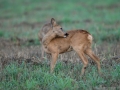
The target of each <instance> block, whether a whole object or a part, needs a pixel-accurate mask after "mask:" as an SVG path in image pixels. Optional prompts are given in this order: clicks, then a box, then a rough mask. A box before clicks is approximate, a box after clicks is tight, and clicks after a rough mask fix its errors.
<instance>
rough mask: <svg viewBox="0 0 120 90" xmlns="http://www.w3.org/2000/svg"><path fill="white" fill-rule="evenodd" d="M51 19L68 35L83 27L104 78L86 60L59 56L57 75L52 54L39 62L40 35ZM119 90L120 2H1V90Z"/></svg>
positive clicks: (103, 0) (69, 53)
mask: <svg viewBox="0 0 120 90" xmlns="http://www.w3.org/2000/svg"><path fill="white" fill-rule="evenodd" d="M51 18H55V19H56V21H58V23H59V24H60V25H61V26H62V27H63V29H64V30H65V31H68V30H72V29H85V30H87V31H89V32H90V33H91V34H92V35H93V38H94V40H93V45H92V49H93V51H94V53H95V54H96V55H97V56H98V57H99V58H100V61H101V67H102V75H101V76H99V75H98V73H97V68H96V64H95V63H94V62H93V61H92V60H91V59H90V58H89V57H88V59H89V65H88V67H87V70H86V73H85V75H84V76H83V77H80V71H81V68H82V65H83V64H82V62H81V60H80V58H79V57H78V55H77V54H76V53H75V52H74V51H72V52H68V53H64V54H61V55H59V59H58V61H57V64H56V67H55V71H54V73H52V74H51V73H50V72H49V71H50V65H49V64H50V56H49V55H46V59H45V60H42V59H41V49H40V47H41V44H40V42H39V39H38V32H39V30H41V28H42V26H43V25H44V24H45V23H46V22H49V21H50V19H51ZM102 89H103V90H120V1H119V0H89V1H85V0H0V90H102Z"/></svg>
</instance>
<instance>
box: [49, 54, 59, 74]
mask: <svg viewBox="0 0 120 90" xmlns="http://www.w3.org/2000/svg"><path fill="white" fill-rule="evenodd" d="M57 58H58V53H53V54H52V60H51V64H50V72H51V73H52V72H53V71H54V68H55V64H56V61H57Z"/></svg>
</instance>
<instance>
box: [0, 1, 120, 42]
mask: <svg viewBox="0 0 120 90" xmlns="http://www.w3.org/2000/svg"><path fill="white" fill-rule="evenodd" d="M52 17H53V18H55V19H56V21H58V23H59V24H60V25H61V26H62V27H63V28H64V30H66V31H67V30H71V29H85V30H87V31H89V32H90V33H91V34H92V35H93V37H94V40H95V42H96V43H99V42H101V41H102V42H103V41H105V42H118V41H120V1H119V0H105V1H104V0H89V1H85V0H51V1H50V0H0V38H5V39H10V38H12V39H14V38H20V39H34V40H38V36H37V33H38V31H39V30H40V29H41V27H42V26H43V25H44V24H45V23H46V22H49V21H50V19H51V18H52Z"/></svg>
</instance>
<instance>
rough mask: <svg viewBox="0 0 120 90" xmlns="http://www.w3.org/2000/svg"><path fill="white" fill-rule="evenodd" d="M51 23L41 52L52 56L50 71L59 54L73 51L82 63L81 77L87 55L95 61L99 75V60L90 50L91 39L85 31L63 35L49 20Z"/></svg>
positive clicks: (43, 39) (53, 22) (43, 40)
mask: <svg viewBox="0 0 120 90" xmlns="http://www.w3.org/2000/svg"><path fill="white" fill-rule="evenodd" d="M51 23H52V28H53V29H52V30H49V31H48V32H47V34H46V35H45V36H44V37H43V38H42V45H43V50H44V51H45V52H47V53H49V54H51V55H52V60H51V64H50V71H51V72H53V71H54V67H55V64H56V61H57V58H58V55H59V54H61V53H65V52H67V51H72V50H74V51H76V52H77V53H78V55H79V56H80V58H81V60H82V62H83V67H82V70H81V76H82V75H83V74H84V72H85V69H86V67H87V65H88V59H87V58H86V56H85V55H88V56H89V57H91V58H92V59H93V60H94V61H95V63H96V64H97V68H98V73H99V74H100V69H101V67H100V60H99V58H98V57H97V56H96V55H95V54H94V53H93V51H92V50H91V44H92V39H93V38H92V35H91V34H90V33H89V32H87V31H85V30H71V31H68V32H67V33H64V32H63V30H62V29H61V27H60V26H59V25H57V24H56V22H55V21H54V19H52V20H51ZM54 27H57V28H54ZM58 36H60V37H58ZM64 37H65V38H64Z"/></svg>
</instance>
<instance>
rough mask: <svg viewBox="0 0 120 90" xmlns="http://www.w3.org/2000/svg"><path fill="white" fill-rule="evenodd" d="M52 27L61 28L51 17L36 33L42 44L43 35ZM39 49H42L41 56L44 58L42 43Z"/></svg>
mask: <svg viewBox="0 0 120 90" xmlns="http://www.w3.org/2000/svg"><path fill="white" fill-rule="evenodd" d="M53 29H56V30H57V29H62V27H61V26H60V25H58V24H57V22H56V21H55V19H54V18H52V19H51V22H50V23H47V24H45V25H44V26H43V27H42V29H41V30H40V31H39V33H38V37H39V40H40V43H41V44H42V39H43V37H44V36H45V35H46V34H47V33H48V31H50V30H53ZM41 51H42V58H44V50H43V45H42V47H41Z"/></svg>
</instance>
